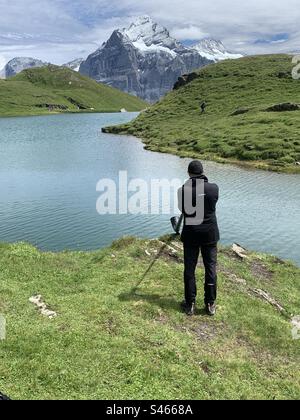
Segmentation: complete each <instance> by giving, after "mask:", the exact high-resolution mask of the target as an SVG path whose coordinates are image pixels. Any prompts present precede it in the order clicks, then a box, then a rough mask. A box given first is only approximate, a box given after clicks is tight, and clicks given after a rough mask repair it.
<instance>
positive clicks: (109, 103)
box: [0, 65, 146, 116]
mask: <svg viewBox="0 0 300 420" xmlns="http://www.w3.org/2000/svg"><path fill="white" fill-rule="evenodd" d="M145 106H146V103H145V102H144V101H142V100H141V99H139V98H136V97H134V96H131V95H128V94H126V93H124V92H121V91H119V90H117V89H114V88H112V87H109V86H106V85H103V84H98V83H96V82H95V81H94V80H91V79H89V78H87V77H84V76H82V75H80V74H79V73H76V72H74V71H72V70H70V69H67V68H62V67H58V66H52V65H51V66H48V67H44V68H37V69H29V70H24V71H23V72H22V73H20V74H18V75H17V76H15V77H13V78H10V79H8V80H0V116H10V115H38V114H49V112H78V111H81V112H83V111H84V112H92V111H93V112H119V111H120V110H121V109H122V108H125V109H126V110H127V111H140V110H142V109H143V108H145Z"/></svg>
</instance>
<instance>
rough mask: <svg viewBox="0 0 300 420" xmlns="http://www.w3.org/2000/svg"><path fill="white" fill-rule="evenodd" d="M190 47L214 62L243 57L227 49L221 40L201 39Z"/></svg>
mask: <svg viewBox="0 0 300 420" xmlns="http://www.w3.org/2000/svg"><path fill="white" fill-rule="evenodd" d="M192 48H194V49H195V50H197V51H198V53H199V54H200V55H202V57H205V58H207V59H208V60H212V61H215V62H217V61H222V60H228V59H238V58H241V57H243V55H242V54H235V53H232V52H229V51H227V49H226V48H225V46H224V44H223V43H222V42H221V41H217V40H215V39H203V40H202V41H200V42H199V43H198V44H196V45H194V46H193V47H192Z"/></svg>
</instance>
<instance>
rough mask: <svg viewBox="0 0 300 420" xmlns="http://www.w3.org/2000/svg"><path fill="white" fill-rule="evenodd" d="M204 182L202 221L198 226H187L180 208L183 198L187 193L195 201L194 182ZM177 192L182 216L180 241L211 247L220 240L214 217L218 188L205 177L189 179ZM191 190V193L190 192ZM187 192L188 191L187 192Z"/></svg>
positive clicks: (180, 207) (180, 208) (185, 216)
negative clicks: (182, 224) (198, 180)
mask: <svg viewBox="0 0 300 420" xmlns="http://www.w3.org/2000/svg"><path fill="white" fill-rule="evenodd" d="M197 179H201V180H203V181H204V197H203V199H204V219H203V222H202V223H201V224H199V225H195V226H192V225H188V224H187V223H186V219H187V217H191V216H189V215H187V214H186V213H185V211H184V209H183V208H182V207H183V205H182V203H184V196H185V194H186V193H187V192H189V193H191V195H190V196H192V197H193V200H194V201H195V198H196V180H197ZM191 180H192V183H191V181H190V180H189V181H187V183H186V184H185V185H183V186H182V188H180V189H179V191H178V201H179V210H180V211H181V212H182V213H183V214H184V227H183V231H182V235H181V239H182V241H183V242H184V243H185V244H187V245H192V246H193V245H196V246H198V245H199V246H201V245H212V244H216V243H217V242H218V241H219V240H220V233H219V227H218V221H217V216H216V206H217V202H218V199H219V187H218V186H217V185H216V184H211V183H209V182H208V179H207V177H206V176H205V175H201V176H198V177H193V178H191ZM191 188H192V192H191ZM188 190H189V191H188Z"/></svg>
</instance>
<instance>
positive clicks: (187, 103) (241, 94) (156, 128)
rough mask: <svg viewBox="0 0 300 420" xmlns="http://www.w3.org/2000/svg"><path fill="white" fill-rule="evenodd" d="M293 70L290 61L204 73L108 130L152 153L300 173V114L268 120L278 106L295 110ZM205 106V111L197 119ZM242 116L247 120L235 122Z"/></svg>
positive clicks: (299, 96) (252, 61) (250, 61)
mask: <svg viewBox="0 0 300 420" xmlns="http://www.w3.org/2000/svg"><path fill="white" fill-rule="evenodd" d="M293 67H294V65H293V64H292V57H291V56H287V55H270V56H256V57H245V58H242V59H239V60H228V61H224V62H221V63H218V64H213V65H209V66H207V67H205V68H203V69H201V70H200V71H199V72H198V78H197V79H196V80H194V81H193V82H192V83H190V84H188V85H186V86H184V87H181V88H180V89H179V90H176V91H173V92H171V93H170V94H168V95H167V96H166V97H165V98H163V99H162V100H161V101H160V102H158V103H157V104H155V105H154V106H152V107H151V108H149V109H148V110H147V111H146V112H144V113H142V114H141V115H140V116H139V117H138V118H137V119H136V120H135V121H134V122H132V123H129V124H126V125H124V126H120V127H112V128H110V129H109V130H110V131H111V132H121V133H124V134H133V135H136V136H138V137H140V138H142V139H143V140H144V141H145V143H146V147H147V148H149V149H151V150H154V151H161V152H171V153H175V154H178V155H180V156H183V157H195V158H202V159H209V160H215V161H219V162H224V163H226V162H231V163H240V164H243V165H249V166H254V167H257V168H261V169H270V170H276V171H286V172H298V173H300V166H299V165H298V164H297V162H299V161H300V140H299V134H300V111H294V112H266V109H268V108H269V107H271V106H272V105H276V104H280V103H286V102H292V103H296V104H300V81H299V80H294V79H293V78H292V68H293ZM203 100H205V101H206V102H207V105H208V107H207V112H206V113H205V114H203V115H201V114H200V103H201V102H202V101H203ZM241 109H246V110H248V112H246V113H244V114H240V115H232V114H233V113H235V111H237V110H241Z"/></svg>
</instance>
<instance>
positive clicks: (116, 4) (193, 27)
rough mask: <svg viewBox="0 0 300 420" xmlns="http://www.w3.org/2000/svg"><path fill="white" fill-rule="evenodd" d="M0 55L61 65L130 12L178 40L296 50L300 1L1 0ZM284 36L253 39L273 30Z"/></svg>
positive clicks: (103, 38)
mask: <svg viewBox="0 0 300 420" xmlns="http://www.w3.org/2000/svg"><path fill="white" fill-rule="evenodd" d="M0 8H1V11H3V13H1V15H0V56H1V57H2V61H3V58H4V59H5V60H6V61H7V60H8V59H10V58H13V57H15V56H17V55H22V56H25V55H29V56H34V57H37V58H40V59H42V60H45V61H51V62H54V63H58V64H61V63H63V62H65V61H68V60H70V59H72V58H75V57H78V56H83V57H84V56H86V55H88V54H89V53H90V52H92V51H94V50H95V49H96V48H97V47H98V46H99V45H101V44H102V42H104V41H106V40H107V38H108V37H109V35H110V34H111V32H112V31H113V30H114V29H115V28H118V27H124V26H127V25H128V23H129V22H130V21H131V20H132V17H133V16H138V15H141V14H143V15H144V14H148V15H150V16H152V17H153V18H154V19H155V20H157V21H158V22H159V23H161V24H163V25H165V26H166V27H168V29H170V32H171V34H172V35H173V36H175V37H176V38H178V39H180V40H186V39H194V40H197V39H201V38H203V37H208V36H211V37H215V38H219V39H221V40H223V41H224V43H225V44H226V45H227V46H228V48H230V49H231V50H233V51H241V52H246V53H250V54H254V53H273V52H289V51H299V50H300V31H299V30H298V27H299V22H300V8H299V0H285V1H284V2H283V1H282V0H260V1H258V0H248V1H247V2H241V1H240V0H215V1H214V2H212V1H211V0H186V1H185V2H182V0H139V1H138V2H137V1H136V0H89V1H86V0H26V1H24V0H14V1H13V2H7V0H0ZM276 34H288V39H287V40H284V39H283V40H282V42H276V40H275V42H272V43H259V44H257V43H255V41H257V40H258V39H259V40H264V39H266V40H267V39H269V38H270V37H272V35H276Z"/></svg>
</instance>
